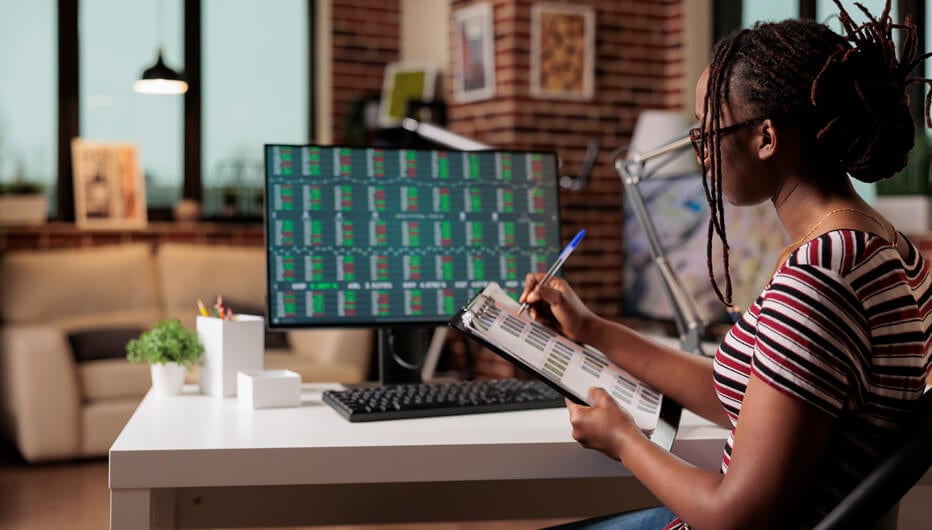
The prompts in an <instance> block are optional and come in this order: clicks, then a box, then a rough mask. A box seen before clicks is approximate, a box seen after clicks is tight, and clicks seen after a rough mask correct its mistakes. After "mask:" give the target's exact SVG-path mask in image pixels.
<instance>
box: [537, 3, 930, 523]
mask: <svg viewBox="0 0 932 530" xmlns="http://www.w3.org/2000/svg"><path fill="white" fill-rule="evenodd" d="M836 4H837V5H838V7H839V9H840V10H841V13H840V18H841V21H842V23H843V25H844V27H845V30H846V32H847V38H844V37H842V36H839V35H837V34H835V33H833V32H832V31H830V30H829V29H828V28H827V27H825V26H824V25H821V24H817V23H815V22H809V21H801V20H789V21H785V22H782V23H777V24H759V25H758V26H757V27H755V28H754V29H751V30H742V31H740V32H738V33H735V34H733V35H731V36H729V37H727V38H726V39H725V40H724V41H722V42H721V43H719V44H718V45H717V46H716V49H715V51H714V58H713V60H712V62H711V64H710V66H709V67H708V68H707V69H706V71H705V72H704V73H703V74H702V76H701V78H700V79H699V82H698V85H697V97H696V115H697V117H699V118H700V127H699V128H698V129H697V130H694V131H693V132H692V134H691V137H692V139H693V142H694V145H695V147H696V152H697V155H698V157H699V159H700V162H701V164H702V166H703V173H704V177H705V178H704V182H703V184H704V186H705V188H706V195H707V199H708V201H709V205H710V209H711V212H712V215H711V219H710V221H709V247H708V248H709V261H708V264H709V276H710V279H712V285H713V288H714V290H715V292H716V294H717V295H718V297H719V299H720V300H722V302H723V303H725V304H726V305H731V300H730V297H731V288H730V278H729V277H728V274H727V270H728V260H727V257H728V252H727V251H728V244H727V237H726V233H725V223H724V222H723V209H722V205H723V199H727V200H728V201H729V202H731V203H732V204H735V205H739V206H741V205H751V204H757V203H760V202H763V201H767V200H769V201H770V202H771V203H772V204H773V206H774V208H775V209H776V212H777V215H778V217H779V219H780V221H781V223H782V224H783V226H784V228H785V229H786V232H787V234H789V236H790V240H791V241H792V243H791V244H790V245H789V246H788V247H787V248H786V249H785V251H784V253H783V255H782V256H781V258H780V259H779V262H778V263H777V264H776V270H775V271H774V274H773V277H772V278H771V281H770V283H769V284H768V285H767V286H766V287H765V288H764V290H763V292H762V293H761V294H760V296H759V297H758V298H757V300H756V301H755V302H754V304H753V305H752V307H750V308H749V309H748V310H747V311H746V312H745V313H744V315H743V316H742V317H741V319H740V320H739V321H738V323H737V324H736V325H735V326H734V327H733V328H732V329H731V331H730V333H729V334H728V336H727V337H726V338H725V340H724V342H723V343H722V345H721V347H720V349H719V350H718V352H717V353H716V355H715V358H714V361H713V360H710V359H706V358H702V357H700V356H696V355H691V354H686V353H683V352H679V351H675V350H672V349H668V348H665V347H664V346H661V345H658V344H656V343H654V342H651V341H650V340H648V339H645V338H643V337H641V336H639V335H638V334H637V333H636V332H634V331H632V330H631V329H628V328H626V327H624V326H622V325H620V324H617V323H614V322H610V321H608V320H605V319H603V318H600V317H598V316H596V315H595V314H593V313H592V312H591V311H589V310H588V309H587V308H586V307H585V306H584V305H583V303H582V302H581V301H580V300H579V298H578V297H577V296H576V294H575V293H574V292H573V291H572V290H571V288H570V287H569V286H568V285H567V284H566V282H564V281H562V280H559V279H554V280H551V281H550V282H548V285H546V286H544V285H541V286H538V285H537V283H538V281H539V280H540V279H541V276H542V275H540V274H532V275H529V276H528V278H527V279H526V282H525V289H524V293H523V294H522V296H521V300H522V301H527V302H528V303H530V304H531V314H532V315H533V316H534V317H535V318H537V319H539V320H542V321H546V322H548V323H549V324H551V325H553V326H554V327H556V328H558V329H559V330H560V331H561V332H562V333H564V334H565V335H566V336H568V337H570V338H572V339H575V340H579V341H584V342H587V343H589V344H592V345H593V346H595V347H597V348H598V349H600V350H601V351H603V352H604V353H605V354H606V355H608V356H609V357H610V358H611V359H612V360H613V361H615V362H616V363H617V364H619V365H620V366H622V367H623V368H625V369H626V370H628V371H630V372H631V373H632V374H633V375H635V376H637V377H639V378H640V379H641V380H643V381H645V382H646V383H648V384H650V385H651V386H653V387H654V388H656V389H657V390H659V391H660V392H662V393H663V394H665V395H666V396H668V397H670V398H672V399H674V400H676V401H677V402H679V403H680V404H682V405H683V406H684V407H687V408H689V409H691V410H692V411H694V412H696V413H697V414H700V415H701V416H703V417H705V418H708V419H710V420H711V421H714V422H715V423H717V424H720V425H723V426H726V427H727V428H730V429H732V432H731V436H730V437H729V439H728V441H727V444H726V446H725V449H724V452H723V458H722V469H721V473H716V472H710V471H707V470H703V469H700V468H697V467H695V466H692V465H690V464H688V463H686V462H683V461H681V460H679V459H677V458H676V457H674V456H673V455H671V454H670V453H669V452H667V451H664V450H663V449H661V448H660V447H658V446H656V445H655V444H653V443H652V442H650V441H649V440H648V439H647V438H646V437H645V436H644V435H643V434H642V433H641V432H640V431H639V430H638V428H637V427H636V426H635V424H634V422H633V420H632V419H631V417H630V416H629V415H628V414H627V413H625V412H624V411H622V410H621V409H620V408H619V407H617V406H616V405H615V402H614V401H613V400H612V398H611V397H609V395H608V394H607V393H606V392H605V391H604V390H602V389H592V390H591V397H592V398H593V399H594V401H595V404H594V406H592V407H582V406H577V405H574V404H571V403H568V405H567V406H568V407H569V413H570V421H571V423H572V428H573V437H574V438H575V439H576V440H578V441H579V442H580V443H581V444H582V445H583V446H585V447H588V448H592V449H596V450H599V451H601V452H603V453H605V454H606V455H608V456H610V457H612V458H615V459H618V460H620V461H621V462H622V463H623V464H624V465H625V467H626V468H628V469H629V470H630V471H631V472H632V473H633V474H634V475H635V476H636V477H637V478H638V479H639V480H640V481H641V482H642V483H643V484H644V485H645V486H646V487H647V488H649V489H650V490H651V491H652V492H653V493H654V494H655V495H656V496H657V498H658V499H660V501H661V502H662V503H663V504H664V505H665V508H659V509H653V510H649V511H644V512H638V513H635V514H626V515H622V516H615V517H608V518H602V519H600V520H590V521H585V522H584V523H585V524H584V525H583V526H592V527H599V528H601V527H603V526H598V525H605V526H604V527H607V528H663V527H667V528H755V529H757V528H798V527H802V528H805V527H811V526H812V525H813V524H815V523H816V522H817V521H819V520H820V519H821V518H822V516H824V514H826V513H827V512H828V511H829V510H831V509H832V508H833V507H834V506H835V505H836V504H837V503H838V501H839V500H840V499H841V498H842V497H844V495H845V494H847V493H848V492H849V491H850V490H851V489H852V488H853V487H854V486H855V485H856V484H857V483H858V482H859V481H860V480H861V479H862V478H863V477H864V476H865V475H866V474H867V473H868V472H869V471H870V470H871V469H872V468H873V467H874V466H876V464H877V463H878V461H879V459H880V458H881V457H882V456H883V455H885V454H886V453H887V452H888V448H889V447H890V445H891V444H892V443H893V442H895V441H896V440H897V438H898V436H899V433H900V428H901V427H902V425H903V420H904V418H905V417H906V416H907V415H908V413H909V411H910V407H911V405H912V403H913V402H914V401H915V400H916V399H918V398H919V397H920V396H921V394H922V392H923V390H924V388H925V382H926V378H927V376H928V375H929V369H930V344H932V280H930V275H929V270H928V267H927V265H926V262H925V261H924V260H923V258H922V257H921V256H920V254H919V252H918V251H917V249H916V247H915V246H914V245H913V244H912V243H911V242H910V241H909V240H908V239H907V238H906V237H905V236H903V235H902V234H900V233H898V232H897V231H896V228H895V227H894V226H893V225H891V224H890V222H889V221H887V220H886V219H884V218H883V217H882V216H881V215H880V214H878V213H877V212H876V211H875V210H874V209H873V208H871V206H870V205H869V204H867V203H866V202H864V201H863V200H862V199H861V198H860V197H859V196H858V195H857V193H856V192H855V191H854V189H853V187H852V186H851V183H850V181H849V179H848V176H847V175H848V174H850V175H851V176H853V177H855V178H858V179H860V180H863V181H867V182H874V181H877V180H880V179H884V178H888V177H890V176H892V175H893V174H894V173H895V172H896V171H898V170H900V169H902V168H903V167H904V165H905V164H906V161H907V154H908V152H909V150H910V148H911V147H912V144H913V137H914V126H913V123H912V120H911V117H910V112H909V108H908V102H907V99H906V95H905V89H906V86H907V85H908V84H909V82H910V81H911V80H907V75H908V74H909V73H910V72H911V71H912V70H913V68H914V67H915V66H916V64H918V62H919V61H920V60H922V59H924V58H925V57H921V58H917V55H916V35H915V28H914V27H911V26H894V25H893V24H892V23H891V21H890V17H889V9H890V8H889V2H888V4H887V8H886V9H885V10H884V11H883V12H882V13H881V14H880V16H879V17H874V16H873V15H871V14H870V13H868V12H867V11H865V15H867V17H868V20H869V21H868V22H867V23H866V24H864V25H863V26H856V25H855V24H854V23H853V22H852V20H851V18H850V17H849V15H848V13H847V12H846V11H845V10H844V8H842V6H841V5H840V4H839V3H838V2H837V0H836ZM894 28H897V29H902V30H904V50H905V52H904V54H903V58H902V60H901V61H898V60H897V59H896V56H895V53H894V41H893V39H892V37H891V32H892V29H894ZM927 105H928V103H927ZM926 113H927V114H928V107H927V111H926ZM713 235H717V236H718V237H719V238H720V239H721V241H722V243H723V245H722V246H723V248H724V252H723V256H724V264H723V265H724V268H725V272H726V274H725V280H724V281H725V288H724V293H722V290H721V289H720V288H719V287H718V285H717V284H716V282H715V280H714V276H713V274H712V273H713V266H712V253H711V248H712V245H711V241H712V239H711V238H712V237H713ZM673 514H676V516H674V515H673ZM677 516H678V517H677ZM632 517H636V518H639V520H638V521H637V522H632ZM644 519H648V520H650V521H652V522H649V523H648V522H643V520H644ZM658 521H659V525H658ZM651 525H654V526H651Z"/></svg>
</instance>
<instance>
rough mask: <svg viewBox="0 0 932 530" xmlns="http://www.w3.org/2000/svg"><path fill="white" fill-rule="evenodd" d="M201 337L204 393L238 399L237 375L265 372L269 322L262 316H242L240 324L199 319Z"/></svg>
mask: <svg viewBox="0 0 932 530" xmlns="http://www.w3.org/2000/svg"><path fill="white" fill-rule="evenodd" d="M197 336H198V339H200V341H201V344H203V345H204V355H203V357H201V363H200V366H199V367H198V382H199V384H200V387H201V393H204V394H208V395H211V396H218V397H229V396H235V395H236V373H237V372H239V371H250V370H262V355H263V352H264V351H265V322H264V320H263V318H262V317H261V316H257V315H238V316H237V319H236V320H222V319H219V318H213V317H203V316H199V317H197Z"/></svg>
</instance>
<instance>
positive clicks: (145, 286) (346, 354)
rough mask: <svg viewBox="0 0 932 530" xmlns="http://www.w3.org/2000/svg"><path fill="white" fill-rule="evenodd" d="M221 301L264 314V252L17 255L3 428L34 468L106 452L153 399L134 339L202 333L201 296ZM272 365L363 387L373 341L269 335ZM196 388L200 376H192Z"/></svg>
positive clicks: (3, 339)
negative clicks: (161, 328) (157, 333)
mask: <svg viewBox="0 0 932 530" xmlns="http://www.w3.org/2000/svg"><path fill="white" fill-rule="evenodd" d="M217 294H222V295H223V297H224V300H225V302H226V305H228V306H230V308H231V309H232V310H233V311H234V312H237V313H253V312H260V314H261V311H262V308H263V307H264V297H265V255H264V251H263V249H262V248H258V247H229V246H212V245H200V244H182V243H160V244H157V245H151V244H148V243H127V244H120V245H111V246H100V247H89V248H80V249H67V250H42V251H14V252H8V253H6V254H5V255H3V256H2V258H0V427H2V432H3V433H4V434H5V435H6V436H7V437H8V438H9V439H10V440H12V442H13V443H14V444H15V445H16V447H17V448H18V449H19V452H20V453H21V454H22V456H23V457H24V458H25V459H26V460H27V461H29V462H40V461H49V460H62V459H72V458H83V457H97V456H104V455H106V454H107V452H108V450H109V448H110V445H111V444H112V443H113V441H114V440H115V439H116V436H117V435H118V434H119V432H120V430H121V429H122V427H123V425H124V424H125V423H126V421H127V420H128V419H129V417H130V416H131V415H132V413H133V410H135V408H136V405H137V404H138V402H139V400H140V399H141V398H142V397H143V395H145V393H146V392H147V391H148V389H149V387H150V385H151V380H150V375H149V373H150V372H149V367H148V366H146V365H136V364H131V363H129V362H128V361H127V360H126V357H125V342H126V340H127V338H132V337H134V336H138V334H139V333H141V332H142V331H144V330H145V329H147V328H148V327H150V326H151V325H152V324H154V323H155V322H157V321H159V320H164V319H167V318H178V319H180V320H181V322H182V323H183V324H184V325H186V326H188V327H190V328H192V329H194V326H195V320H196V315H197V305H196V303H197V299H198V298H201V299H203V300H204V302H205V304H206V305H212V301H213V300H214V298H215V297H216V295H217ZM265 344H266V350H265V355H264V366H265V368H266V369H289V370H293V371H295V372H298V373H299V374H300V375H301V378H302V380H303V381H336V382H343V383H355V382H360V381H364V380H365V378H366V376H367V375H368V373H369V365H370V362H371V358H372V351H373V333H372V331H371V330H368V329H320V330H300V331H288V332H287V333H277V334H275V333H272V332H268V333H267V334H266V342H265ZM188 378H189V382H196V381H197V373H196V370H195V371H194V372H193V373H191V374H189V375H188Z"/></svg>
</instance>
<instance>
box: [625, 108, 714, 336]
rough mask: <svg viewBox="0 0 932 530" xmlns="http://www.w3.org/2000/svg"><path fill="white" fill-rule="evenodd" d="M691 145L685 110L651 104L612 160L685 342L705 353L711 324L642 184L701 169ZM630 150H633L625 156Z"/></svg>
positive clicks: (688, 173) (693, 172) (692, 172)
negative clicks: (667, 246) (681, 274)
mask: <svg viewBox="0 0 932 530" xmlns="http://www.w3.org/2000/svg"><path fill="white" fill-rule="evenodd" d="M671 137H672V138H673V140H671V141H669V142H667V143H664V144H662V145H659V146H658V144H659V142H657V139H658V138H671ZM689 148H690V141H689V134H688V128H687V124H686V121H685V120H684V119H683V116H682V115H681V114H680V113H679V112H674V111H661V110H648V111H645V112H643V113H641V115H640V116H639V117H638V121H637V124H636V125H635V129H634V134H633V136H632V138H631V145H629V146H627V147H622V148H619V149H617V150H616V151H615V152H614V153H612V163H613V165H614V166H615V169H616V171H618V174H619V176H620V177H621V182H622V186H623V187H624V190H625V196H626V197H628V200H629V201H630V204H631V208H632V210H633V212H634V215H635V217H636V218H637V220H638V222H639V223H640V225H641V227H642V228H643V229H644V232H645V234H646V236H647V242H648V246H649V247H650V252H651V256H652V257H653V260H654V264H655V265H656V266H657V270H658V271H659V272H660V278H661V280H662V284H663V286H664V291H665V292H666V293H667V297H668V298H669V300H670V306H671V308H672V311H673V320H674V322H675V323H676V328H677V332H678V333H679V338H680V347H681V348H682V349H683V350H684V351H689V352H693V353H697V354H700V355H702V354H703V351H702V346H701V339H702V335H703V332H704V330H705V325H706V324H705V322H704V321H703V319H702V317H701V316H700V314H699V311H698V309H697V308H696V304H695V302H694V301H693V299H692V298H691V297H690V296H689V294H688V293H687V292H686V290H685V289H684V288H683V285H682V284H681V283H680V280H679V278H678V277H677V275H676V273H675V272H674V271H673V267H672V266H671V265H670V261H669V260H668V259H667V256H666V252H665V251H664V249H663V247H662V246H661V245H660V237H659V236H658V234H657V228H656V227H655V226H654V222H653V220H652V219H651V216H650V214H649V213H648V211H647V205H646V203H645V201H644V195H643V194H642V193H641V190H640V188H639V187H638V184H639V183H640V182H643V181H645V180H647V179H650V178H676V177H683V176H685V175H691V174H696V173H698V168H697V164H696V160H695V156H694V155H693V152H692V150H691V149H689ZM625 152H627V156H626V157H625V158H620V155H621V154H623V153H625Z"/></svg>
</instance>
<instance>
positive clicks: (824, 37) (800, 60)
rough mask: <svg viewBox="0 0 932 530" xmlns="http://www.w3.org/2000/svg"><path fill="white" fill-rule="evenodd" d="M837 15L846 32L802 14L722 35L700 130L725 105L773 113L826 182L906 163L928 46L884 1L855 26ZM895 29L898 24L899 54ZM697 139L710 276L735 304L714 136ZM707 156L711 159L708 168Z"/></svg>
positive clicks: (890, 171)
mask: <svg viewBox="0 0 932 530" xmlns="http://www.w3.org/2000/svg"><path fill="white" fill-rule="evenodd" d="M833 1H834V2H835V5H836V6H837V7H838V9H839V20H840V21H841V23H842V27H843V28H844V32H845V35H844V36H843V35H839V34H837V33H835V32H833V31H832V30H830V29H829V28H828V27H827V26H825V25H824V24H819V23H817V22H814V21H809V20H785V21H783V22H778V23H758V24H757V25H755V26H754V28H753V29H744V30H739V31H737V32H735V33H732V34H731V35H729V36H728V37H725V38H724V39H723V40H722V41H720V42H719V43H718V44H717V45H716V46H715V49H714V51H713V58H712V62H711V64H710V65H709V78H708V88H707V91H706V96H705V101H704V109H703V113H702V119H701V123H700V130H701V131H717V130H720V129H721V128H722V126H723V123H722V110H723V107H724V106H725V105H727V104H737V105H739V106H740V107H741V108H742V109H743V110H744V111H745V112H747V113H748V115H749V116H755V117H761V118H770V119H771V120H772V121H773V122H774V123H775V124H777V125H782V126H791V127H797V128H799V130H800V131H801V133H802V138H803V141H804V149H806V156H807V159H808V160H811V161H812V162H813V163H814V164H815V167H816V168H817V169H818V170H819V171H818V172H816V174H818V175H819V177H818V178H820V179H823V181H824V182H823V183H822V184H824V185H826V186H831V185H833V184H834V183H835V182H837V179H838V177H839V175H842V176H843V175H844V174H846V173H847V174H849V175H851V176H852V177H854V178H857V179H858V180H861V181H863V182H876V181H878V180H882V179H886V178H889V177H891V176H893V175H894V174H895V173H896V172H898V171H900V170H901V169H903V168H904V167H905V166H906V163H907V161H908V156H909V151H910V150H911V149H912V147H913V139H914V135H915V132H914V125H913V120H912V116H911V115H910V111H909V101H908V97H907V92H906V88H907V86H908V85H910V84H912V83H924V84H930V85H932V79H925V78H910V77H909V75H910V74H911V73H912V71H913V70H914V69H915V68H916V67H917V66H918V65H919V64H920V63H921V62H922V61H923V60H925V59H926V58H927V57H929V56H930V55H932V54H923V55H919V54H918V47H919V42H918V38H917V35H916V27H915V25H913V24H912V23H911V22H910V19H909V18H908V17H907V18H906V21H905V22H904V23H903V24H894V23H893V22H892V21H891V18H890V0H887V2H886V5H885V7H884V9H883V11H882V12H881V14H880V16H877V17H875V16H874V15H872V14H871V13H870V12H869V11H868V10H867V9H866V8H865V7H864V6H863V5H861V4H860V3H855V5H856V6H857V7H858V9H859V10H860V11H861V12H862V13H863V14H864V15H865V16H866V18H867V21H866V22H864V23H863V24H860V25H858V24H855V22H854V21H853V20H852V18H851V16H850V15H849V13H848V12H847V11H846V10H845V8H844V7H842V5H841V3H840V1H839V0H833ZM894 29H897V30H900V31H902V32H903V33H902V37H903V41H902V48H901V56H900V59H899V60H898V59H897V56H896V44H895V41H894V40H893V36H892V32H893V30H894ZM930 107H932V92H930V93H929V94H928V95H927V97H926V101H925V115H926V124H927V125H928V126H929V127H932V115H930ZM705 136H706V138H705V141H703V142H700V153H699V155H700V156H699V159H700V161H701V162H702V164H703V167H702V172H703V181H702V184H703V189H704V190H705V194H706V200H707V201H708V203H709V209H710V214H711V215H710V217H709V227H708V243H707V245H706V254H707V267H708V274H709V280H710V282H711V284H712V287H713V290H714V291H715V295H716V297H717V298H718V299H719V300H720V301H721V302H722V303H724V304H725V305H727V306H730V305H732V300H731V294H732V285H731V275H730V273H729V266H728V257H729V252H728V251H729V246H728V237H727V234H726V232H725V215H724V201H723V200H722V156H721V155H722V153H721V141H722V139H721V136H720V135H718V134H707V135H705ZM707 157H708V159H709V161H710V164H709V167H705V160H706V158H707ZM713 235H718V237H719V239H720V240H721V243H722V261H723V265H724V269H725V274H724V275H725V278H724V282H725V285H724V293H723V292H722V289H720V288H719V285H718V281H717V280H716V279H715V270H714V269H715V267H714V266H713V260H712V238H713Z"/></svg>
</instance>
